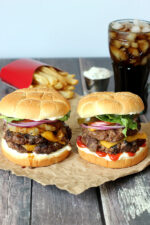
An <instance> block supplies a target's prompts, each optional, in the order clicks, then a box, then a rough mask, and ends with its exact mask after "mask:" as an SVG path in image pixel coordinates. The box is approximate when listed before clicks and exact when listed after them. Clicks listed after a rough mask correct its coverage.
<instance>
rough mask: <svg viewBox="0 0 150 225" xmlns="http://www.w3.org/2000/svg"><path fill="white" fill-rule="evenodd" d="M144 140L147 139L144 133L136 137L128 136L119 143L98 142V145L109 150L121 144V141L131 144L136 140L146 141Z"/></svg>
mask: <svg viewBox="0 0 150 225" xmlns="http://www.w3.org/2000/svg"><path fill="white" fill-rule="evenodd" d="M146 138H147V135H146V133H144V132H141V133H137V134H136V135H133V136H128V137H126V138H124V139H122V140H121V141H117V142H108V141H100V144H101V145H103V146H104V147H106V148H111V147H113V146H114V145H117V144H119V143H121V142H122V141H123V140H126V141H127V142H132V141H135V140H137V139H146Z"/></svg>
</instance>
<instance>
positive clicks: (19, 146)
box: [4, 122, 72, 154]
mask: <svg viewBox="0 0 150 225" xmlns="http://www.w3.org/2000/svg"><path fill="white" fill-rule="evenodd" d="M61 124H62V125H61V126H60V123H59V126H57V125H56V126H57V129H58V130H57V131H56V132H54V134H55V133H57V132H58V131H59V130H61V131H62V132H63V134H64V136H63V138H62V139H61V141H63V142H64V144H60V143H58V142H51V141H48V140H47V139H45V138H44V137H42V136H41V135H35V136H33V135H30V134H23V133H18V132H13V131H10V130H8V129H7V128H6V129H5V134H4V139H5V140H6V141H7V144H8V146H9V147H10V148H13V149H16V150H17V151H18V152H21V153H25V152H28V151H27V150H26V149H25V148H24V147H23V145H25V144H29V145H36V147H35V149H34V151H33V152H35V153H39V154H49V153H51V152H55V151H57V150H58V149H60V148H62V147H64V146H65V145H67V144H68V143H69V141H70V139H71V135H72V134H71V129H70V128H69V127H68V126H66V125H65V124H64V123H63V122H61Z"/></svg>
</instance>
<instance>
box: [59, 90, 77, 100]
mask: <svg viewBox="0 0 150 225" xmlns="http://www.w3.org/2000/svg"><path fill="white" fill-rule="evenodd" d="M59 92H60V94H62V95H63V96H64V97H65V98H67V99H70V98H72V97H73V95H74V92H73V91H59Z"/></svg>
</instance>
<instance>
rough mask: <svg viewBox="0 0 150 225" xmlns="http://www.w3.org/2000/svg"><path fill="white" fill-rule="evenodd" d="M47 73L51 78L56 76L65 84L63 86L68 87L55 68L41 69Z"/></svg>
mask: <svg viewBox="0 0 150 225" xmlns="http://www.w3.org/2000/svg"><path fill="white" fill-rule="evenodd" d="M41 69H42V70H43V71H44V72H45V73H47V74H49V75H51V76H54V77H56V78H58V79H59V80H60V81H61V82H62V84H63V86H67V82H66V81H65V80H64V78H63V77H62V76H61V75H60V74H59V72H58V71H56V70H55V69H54V68H52V67H49V68H47V67H43V68H41Z"/></svg>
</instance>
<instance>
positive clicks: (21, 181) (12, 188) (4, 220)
mask: <svg viewBox="0 0 150 225" xmlns="http://www.w3.org/2000/svg"><path fill="white" fill-rule="evenodd" d="M0 188H1V189H0V190H1V194H0V224H1V225H8V224H11V225H20V224H21V225H29V224H30V193H31V181H30V180H29V179H28V178H23V177H16V176H15V175H12V174H10V175H9V173H7V172H5V171H0Z"/></svg>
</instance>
